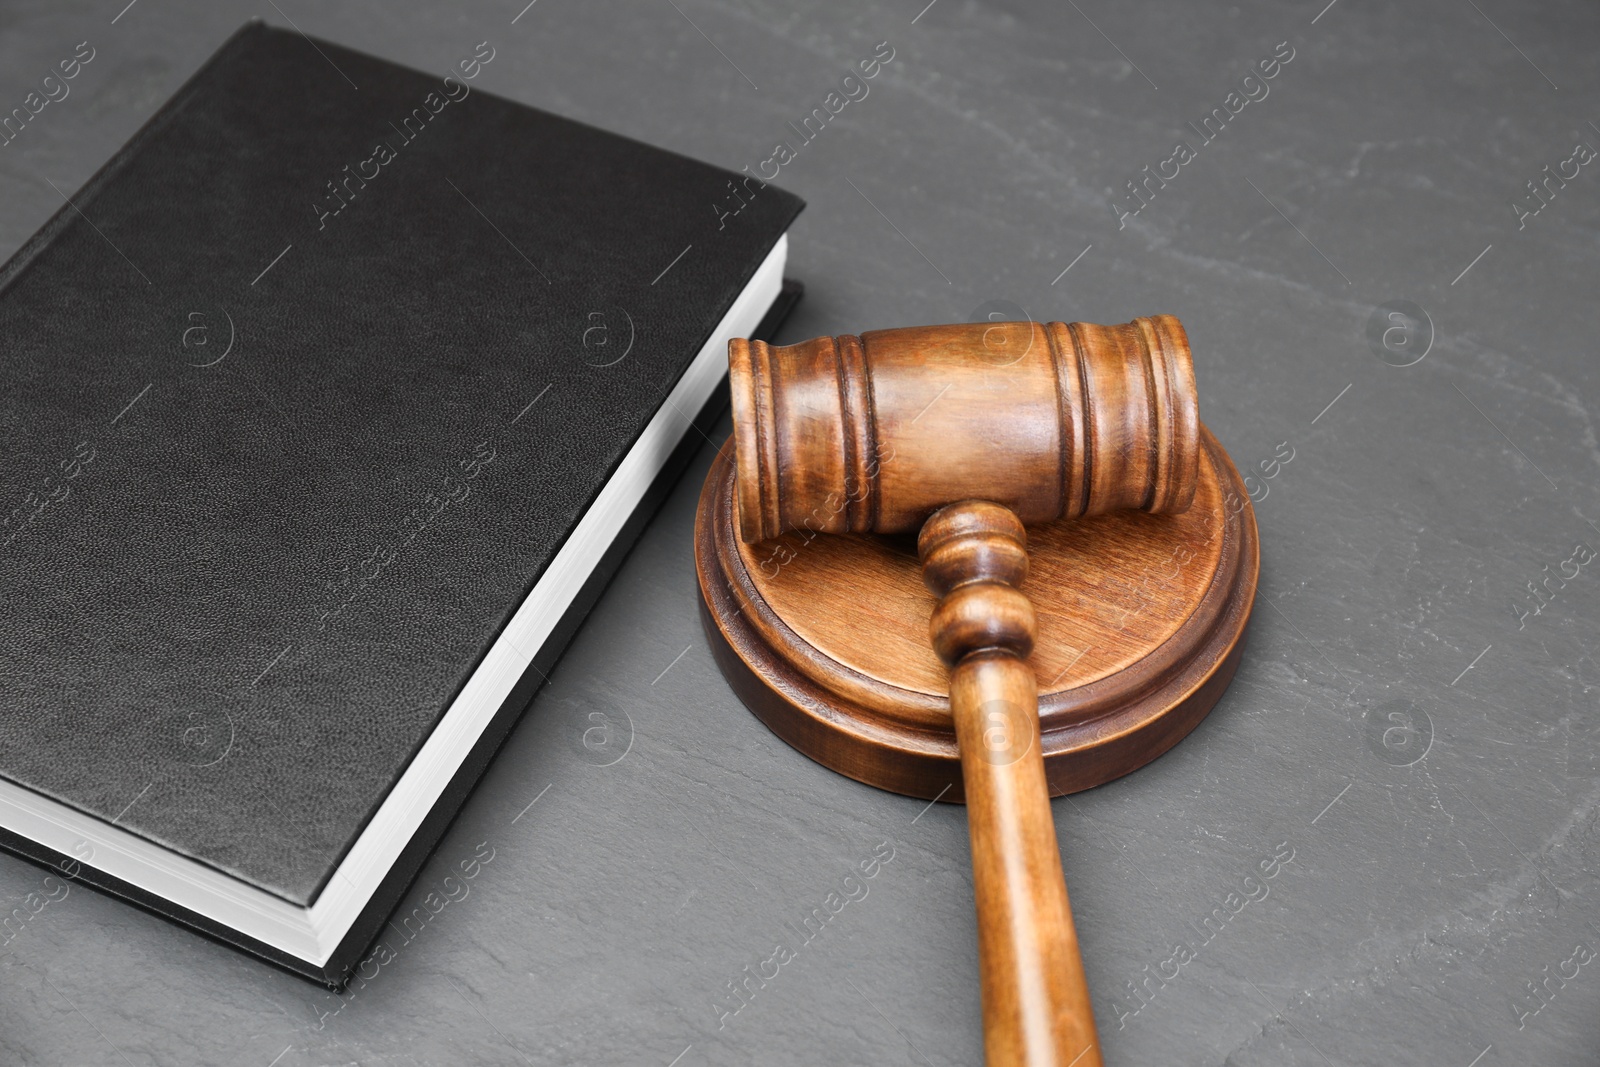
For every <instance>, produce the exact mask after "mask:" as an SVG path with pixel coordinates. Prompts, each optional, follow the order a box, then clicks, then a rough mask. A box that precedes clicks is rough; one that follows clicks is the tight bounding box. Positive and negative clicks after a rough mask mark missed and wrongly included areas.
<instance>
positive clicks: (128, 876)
mask: <svg viewBox="0 0 1600 1067" xmlns="http://www.w3.org/2000/svg"><path fill="white" fill-rule="evenodd" d="M496 61H497V58H496V55H495V50H494V48H493V47H492V46H490V45H488V44H484V45H480V46H478V47H477V48H475V49H471V50H467V51H466V52H464V54H463V56H462V57H461V60H460V61H459V62H458V63H456V64H455V65H454V66H452V67H451V68H450V70H448V71H440V72H435V73H421V72H416V71H412V70H408V69H405V68H402V67H399V66H396V65H394V64H392V63H388V62H384V61H381V60H378V59H374V58H371V57H368V56H365V55H361V54H359V53H356V52H354V51H351V50H348V49H345V48H341V47H338V46H336V45H334V44H331V43H328V42H324V41H313V40H311V39H309V38H306V37H303V36H301V35H300V34H298V33H295V32H288V31H282V30H278V29H273V28H269V27H267V26H264V25H261V24H259V23H251V24H249V25H247V26H246V27H245V28H244V29H242V30H241V31H240V32H239V33H237V34H236V35H235V36H234V37H233V38H231V39H230V40H229V41H228V42H227V43H226V44H225V45H224V46H223V47H222V48H221V50H220V51H218V52H217V54H216V55H215V56H214V57H212V58H211V59H210V60H209V61H208V62H207V63H206V64H205V66H204V67H203V68H201V70H200V71H199V72H198V73H197V74H195V75H194V77H193V78H191V79H190V81H189V82H188V83H187V84H185V85H184V86H183V88H182V89H181V90H180V91H179V92H178V93H177V95H176V96H175V97H174V98H173V99H172V100H171V101H169V102H168V103H167V104H166V105H164V106H163V107H162V108H161V109H160V110H159V111H158V112H157V113H156V115H155V116H154V117H153V118H152V119H151V120H150V121H149V123H148V124H147V125H146V126H145V127H144V128H143V129H141V130H140V131H139V133H138V134H137V135H136V136H135V137H134V138H133V139H132V141H130V142H129V143H128V145H126V146H125V147H124V148H123V149H122V150H121V151H119V152H118V153H117V154H116V155H115V156H114V157H113V158H112V159H111V160H110V162H109V163H107V164H106V166H105V167H104V168H103V169H102V170H101V171H100V172H99V173H98V174H96V175H95V176H94V177H93V178H92V179H90V181H89V182H88V183H87V184H86V185H85V186H84V187H83V188H81V189H76V190H72V189H70V188H68V187H65V186H63V187H61V188H60V192H61V194H62V200H63V203H62V206H61V210H60V211H59V212H58V213H57V214H56V215H55V217H54V218H52V219H51V220H50V221H49V223H47V224H46V225H45V227H44V228H43V229H42V230H41V231H40V232H39V233H38V234H37V235H35V236H34V237H33V238H32V239H30V240H29V241H28V242H27V243H26V244H25V245H24V246H23V247H22V248H21V249H20V250H19V251H18V252H17V254H16V255H15V256H14V257H13V258H12V259H11V260H10V261H9V262H8V263H7V264H6V265H5V267H4V268H3V269H0V381H3V382H4V383H5V385H4V387H3V388H0V649H3V651H0V701H3V704H0V707H3V714H0V844H3V845H4V846H5V847H6V848H8V849H9V850H11V851H14V852H16V853H19V854H21V855H24V856H27V857H29V858H31V859H33V860H35V861H37V862H41V863H47V864H51V865H53V866H55V867H57V868H59V869H60V870H61V871H63V872H64V873H65V874H67V875H69V876H72V877H75V878H77V879H79V880H81V881H84V882H86V883H88V884H91V885H95V886H98V887H100V888H102V889H104V890H106V891H108V892H111V893H115V894H117V895H119V896H122V897H124V898H126V899H128V900H130V901H132V902H134V903H136V904H139V905H141V906H143V907H146V908H148V909H151V910H153V911H156V912H158V913H160V914H162V915H165V916H167V917H169V918H171V919H173V920H175V921H177V922H180V923H183V924H185V925H187V926H189V927H191V928H193V929H196V930H199V931H201V932H203V933H205V934H207V935H210V936H212V937H215V938H218V939H221V940H223V941H226V942H228V943H230V944H233V945H235V946H237V947H240V948H242V949H245V950H247V951H250V952H253V953H255V954H257V955H259V956H261V957H264V958H266V959H268V960H271V961H273V962H275V963H277V964H279V965H281V966H284V967H287V968H289V969H291V970H294V971H297V972H299V973H301V974H304V975H307V976H309V977H312V978H315V979H318V980H321V981H324V982H328V983H332V984H338V983H339V982H341V981H343V980H344V978H345V977H346V976H347V975H348V974H349V973H350V970H351V968H352V967H353V966H354V964H355V963H356V961H357V960H359V959H360V957H361V955H362V953H363V951H364V950H365V948H366V947H367V946H368V945H369V944H371V942H372V940H373V938H374V936H375V935H376V934H377V932H378V931H379V929H380V928H381V927H382V925H383V923H384V921H385V919H386V918H387V917H388V915H389V913H390V912H391V911H392V910H393V909H394V907H395V905H396V904H397V903H398V902H399V900H400V899H401V898H402V896H403V895H404V893H405V892H406V889H407V887H408V886H409V885H410V883H411V881H412V880H413V878H414V877H415V875H416V873H417V871H418V869H419V868H420V866H421V865H422V862H423V861H424V860H425V859H426V857H427V855H428V854H429V852H430V851H431V849H432V848H433V846H434V845H435V844H436V843H437V841H438V840H439V838H440V836H441V835H442V834H443V832H444V830H445V829H446V828H447V826H448V825H449V822H450V820H451V818H452V817H453V816H454V814H455V813H456V811H457V810H458V809H459V807H460V805H461V803H462V802H463V800H464V798H465V797H466V795H467V793H468V792H469V791H470V789H471V787H472V785H473V783H474V782H475V781H476V779H477V778H478V776H479V774H480V773H481V772H482V770H483V769H484V767H485V765H486V764H487V762H488V760H489V759H490V757H491V756H492V755H493V752H494V750H495V748H496V747H497V746H498V745H499V743H500V742H501V741H502V740H503V739H504V737H505V735H506V733H507V732H508V731H509V729H510V728H511V726H512V725H513V724H514V722H515V720H516V718H517V716H518V715H519V714H520V713H521V711H522V710H523V709H524V708H525V707H526V705H527V703H528V701H529V699H530V698H531V696H532V694H533V691H534V690H535V689H536V687H537V685H538V684H539V682H540V680H541V679H542V677H543V676H544V674H546V673H547V672H548V671H549V670H550V668H551V664H552V662H553V660H554V658H555V657H556V655H557V654H558V653H559V652H560V649H561V647H562V645H563V644H564V643H565V642H566V640H567V639H568V638H569V637H570V636H571V634H572V632H573V631H574V629H575V628H576V626H577V625H578V623H579V622H580V621H581V618H582V616H583V614H584V613H585V612H586V611H587V610H588V608H589V607H590V606H591V605H592V604H593V602H594V600H595V599H596V597H597V596H598V595H599V592H600V591H601V590H602V589H603V587H604V585H605V582H606V580H607V579H608V578H609V576H610V574H611V573H612V571H613V570H614V569H615V567H616V565H617V563H618V562H619V559H620V557H621V556H622V555H623V554H624V553H625V552H626V550H627V548H628V546H629V545H630V544H631V542H632V539H633V537H635V536H636V535H637V533H638V531H639V529H640V527H641V525H642V523H643V522H644V521H645V519H646V518H647V517H648V515H649V512H650V509H651V508H652V506H653V504H654V503H656V502H658V501H659V498H660V496H661V494H662V493H663V492H664V487H665V486H666V485H668V484H670V479H671V477H672V476H673V474H674V472H675V469H681V465H682V463H683V461H684V459H685V458H686V456H687V454H688V452H689V451H690V450H691V449H692V447H693V446H694V445H695V444H697V443H699V442H700V441H701V440H702V434H701V433H699V432H697V430H696V427H695V421H696V419H698V418H702V417H703V413H704V412H705V411H706V410H707V409H708V406H714V396H715V394H716V391H717V388H718V385H719V383H720V382H721V380H722V378H723V375H724V374H725V371H726V366H727V363H726V349H727V342H728V340H729V338H730V337H734V336H760V335H761V334H762V333H763V332H764V331H767V330H770V329H771V328H772V327H773V325H774V322H775V320H776V319H777V318H781V314H782V312H783V311H784V310H785V309H786V306H787V304H788V303H792V299H793V296H794V293H793V291H792V289H791V288H789V287H785V286H784V285H783V283H782V274H783V267H784V257H785V253H786V249H787V238H786V231H787V229H788V227H789V224H790V223H791V221H792V220H793V219H794V217H795V215H796V214H797V213H798V212H799V210H800V209H801V207H802V205H801V202H800V201H799V200H798V199H796V198H795V197H794V196H792V195H789V194H787V193H784V192H782V191H780V190H778V189H776V188H773V187H770V186H765V185H763V184H762V183H761V182H760V181H759V180H756V179H753V178H750V177H749V176H748V175H745V174H735V173H732V172H729V171H725V170H722V169H719V168H716V167H713V166H709V165H706V164H703V163H700V162H696V161H694V160H692V159H688V158H685V157H683V156H680V155H676V154H674V153H671V152H668V151H664V150H661V149H658V148H654V147H650V146H647V145H644V144H641V143H639V142H636V141H633V140H629V139H626V138H624V137H620V136H617V135H614V134H611V133H607V132H604V131H601V130H598V129H594V128H592V127H589V126H586V125H583V124H580V123H576V122H572V121H568V120H566V119H562V118H559V117H557V116H554V115H551V114H547V113H545V112H542V111H539V110H536V109H534V108H531V107H526V106H523V105H520V104H516V103H513V102H510V101H507V100H504V99H501V98H497V97H495V96H492V95H490V94H488V93H486V92H483V91H481V90H479V89H478V88H476V87H475V81H476V79H477V78H479V77H481V76H482V73H483V70H484V69H485V68H486V67H487V68H489V69H492V65H493V64H494V63H495V62H496ZM498 61H500V62H505V60H504V59H500V60H498ZM20 136H24V137H25V136H27V132H26V130H25V129H24V130H23V131H22V132H21V133H20ZM0 151H3V149H0ZM764 319H765V320H766V321H765V324H763V320H764Z"/></svg>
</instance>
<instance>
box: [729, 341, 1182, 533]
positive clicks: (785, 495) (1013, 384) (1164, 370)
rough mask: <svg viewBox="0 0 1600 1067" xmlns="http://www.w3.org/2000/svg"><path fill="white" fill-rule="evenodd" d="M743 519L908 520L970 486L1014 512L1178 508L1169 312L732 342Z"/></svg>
mask: <svg viewBox="0 0 1600 1067" xmlns="http://www.w3.org/2000/svg"><path fill="white" fill-rule="evenodd" d="M728 364H729V384H730V390H731V395H732V401H733V416H734V419H733V421H734V440H735V442H736V453H737V462H738V464H739V470H740V478H739V490H738V491H739V497H738V512H739V521H740V532H741V535H742V536H743V537H744V539H745V540H747V541H750V542H752V543H754V542H759V541H763V540H766V539H768V538H771V537H776V536H778V535H779V534H782V533H784V532H785V531H788V530H806V531H810V532H825V533H867V532H876V533H893V532H908V531H914V530H916V529H917V528H918V527H919V526H921V525H922V522H923V520H924V519H926V518H927V517H928V516H929V515H931V514H932V513H933V512H934V511H937V510H938V509H939V508H941V507H944V506H945V505H946V504H950V503H953V502H954V501H957V500H964V499H967V498H969V497H972V496H974V495H975V490H976V489H977V488H978V487H981V493H980V494H978V495H981V496H982V498H983V499H986V500H992V501H994V502H996V503H998V504H1002V505H1004V506H1005V507H1007V508H1010V509H1011V510H1012V511H1013V512H1015V513H1016V514H1017V516H1018V517H1019V518H1021V519H1022V521H1023V522H1025V523H1029V524H1033V523H1038V522H1048V521H1051V520H1054V519H1058V518H1072V517H1075V516H1080V515H1098V514H1102V513H1105V512H1110V511H1116V510H1119V509H1122V508H1137V509H1141V510H1144V511H1150V512H1156V513H1165V512H1175V511H1182V510H1183V509H1184V508H1186V507H1188V505H1189V501H1190V499H1191V497H1190V494H1191V493H1192V492H1193V488H1194V481H1195V464H1196V462H1197V458H1198V452H1199V444H1198V442H1199V437H1198V433H1199V425H1200V422H1199V415H1198V413H1197V409H1196V404H1195V389H1194V370H1193V366H1192V364H1191V361H1190V356H1189V340H1188V337H1187V335H1186V334H1185V333H1184V330H1183V326H1182V325H1181V324H1180V323H1179V322H1178V320H1177V319H1175V318H1173V317H1172V316H1170V315H1157V316H1153V317H1150V318H1140V319H1135V320H1134V321H1133V322H1130V323H1126V324H1124V325H1121V326H1096V325H1092V324H1090V323H1071V324H1067V323H1060V322H1051V323H1038V322H1000V323H987V324H985V323H957V324H950V325H943V326H917V327H906V328H902V329H896V330H876V331H871V332H868V333H864V334H861V335H860V336H859V337H858V336H855V335H852V334H844V335H841V336H838V337H818V338H814V339H812V340H810V341H803V342H801V343H799V344H794V345H788V346H785V347H775V346H771V345H767V344H764V343H762V342H760V341H746V340H742V339H736V340H734V341H731V342H730V343H729V346H728Z"/></svg>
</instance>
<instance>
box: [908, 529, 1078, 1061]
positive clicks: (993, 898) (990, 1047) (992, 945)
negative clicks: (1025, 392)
mask: <svg viewBox="0 0 1600 1067" xmlns="http://www.w3.org/2000/svg"><path fill="white" fill-rule="evenodd" d="M958 509H959V510H958ZM1007 520H1009V521H1007ZM936 524H937V525H936ZM919 551H920V553H921V555H922V557H923V564H924V571H923V573H924V577H925V579H926V580H927V581H928V584H929V586H930V587H932V588H933V589H934V591H935V592H936V593H941V594H942V595H943V599H942V600H941V601H940V604H939V607H938V608H937V609H936V610H935V611H934V615H933V620H932V624H931V626H930V636H931V637H932V639H933V643H934V646H935V648H936V649H937V650H938V651H939V653H940V655H941V656H942V657H944V658H945V660H946V662H947V663H952V664H953V666H952V669H951V674H950V710H951V712H952V714H953V716H954V718H955V730H956V741H957V744H958V746H959V747H960V751H961V776H962V780H963V782H964V783H965V786H966V802H967V824H968V829H969V832H970V833H971V836H972V880H973V888H974V892H975V896H976V898H977V909H978V962H979V968H980V971H981V982H982V990H983V1030H984V1058H985V1061H986V1062H987V1063H988V1065H989V1067H1101V1059H1100V1042H1099V1038H1098V1036H1097V1034H1096V1032H1095V1025H1094V1014H1093V1011H1092V1009H1091V1007H1090V1003H1089V989H1088V985H1087V983H1086V982H1085V980H1084V974H1083V962H1082V960H1081V959H1080V958H1079V955H1078V935H1077V931H1076V929H1075V928H1074V927H1073V923H1072V911H1071V907H1070V906H1069V904H1068V902H1067V883H1066V879H1065V878H1064V877H1063V875H1062V873H1061V853H1060V850H1059V848H1058V846H1057V843H1056V832H1055V822H1054V819H1053V818H1052V817H1051V813H1050V789H1049V785H1048V783H1047V782H1046V780H1045V773H1044V754H1043V750H1042V748H1041V746H1040V739H1039V699H1038V686H1037V682H1036V681H1035V679H1034V674H1033V668H1032V667H1030V666H1029V665H1028V663H1027V660H1026V657H1027V655H1028V653H1029V652H1030V651H1031V649H1032V644H1033V629H1034V620H1033V609H1032V606H1031V605H1030V604H1029V602H1028V600H1027V598H1026V597H1025V596H1024V595H1023V594H1022V593H1021V592H1020V591H1019V590H1018V589H1017V588H1016V584H1017V583H1019V582H1020V581H1021V578H1022V575H1023V574H1025V573H1026V566H1027V554H1026V546H1025V541H1024V540H1023V533H1022V525H1021V523H1020V522H1018V521H1017V519H1016V517H1015V516H1014V515H1012V514H1011V513H1010V511H1008V510H1007V509H1005V508H1002V507H1000V506H999V505H996V504H987V503H983V502H978V501H969V502H966V503H962V504H957V505H952V506H951V507H948V508H945V509H944V510H943V511H941V512H939V513H938V514H936V515H935V516H934V517H933V518H932V519H930V520H929V521H928V524H927V525H926V526H924V528H923V533H922V537H921V538H920V539H919Z"/></svg>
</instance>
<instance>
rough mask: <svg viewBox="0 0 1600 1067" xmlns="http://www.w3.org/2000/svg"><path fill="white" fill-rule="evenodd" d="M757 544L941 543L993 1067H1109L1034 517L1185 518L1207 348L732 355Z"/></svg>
mask: <svg viewBox="0 0 1600 1067" xmlns="http://www.w3.org/2000/svg"><path fill="white" fill-rule="evenodd" d="M729 365H730V385H731V389H732V400H733V421H734V447H735V453H736V455H735V465H736V472H737V473H736V486H735V494H736V499H737V506H738V519H739V532H740V537H741V538H742V539H743V540H744V541H746V542H755V541H761V540H765V539H767V538H770V537H776V536H777V535H779V534H781V533H783V532H785V531H788V530H795V529H805V530H811V531H817V532H829V533H896V532H906V531H910V530H915V529H918V528H920V529H921V533H920V535H919V536H918V539H917V552H918V555H919V557H920V559H921V561H922V575H923V581H924V582H925V583H926V584H927V586H928V588H929V589H930V590H931V591H932V592H933V593H934V594H936V595H937V596H939V597H940V600H939V602H938V605H937V606H936V607H935V608H934V611H933V616H932V620H931V622H930V625H929V633H930V637H931V639H932V643H933V647H934V650H935V651H936V652H937V653H938V655H939V657H940V658H941V659H942V660H943V661H944V662H945V663H946V664H947V665H948V666H949V667H950V710H951V714H952V716H953V718H954V725H955V733H956V739H957V746H958V748H959V751H960V754H961V774H962V780H963V784H964V786H965V793H966V803H967V812H968V825H969V830H970V834H971V839H972V864H973V885H974V890H975V895H976V898H977V910H978V954H979V961H980V967H981V980H982V992H983V1017H984V1049H985V1056H986V1059H987V1062H988V1063H989V1064H990V1065H991V1067H999V1065H1027V1067H1044V1065H1055V1067H1098V1065H1099V1064H1100V1062H1101V1057H1100V1048H1099V1041H1098V1038H1097V1036H1096V1031H1095V1025H1094V1016H1093V1012H1092V1009H1091V1007H1090V1002H1089V991H1088V987H1087V985H1086V983H1085V981H1084V975H1083V964H1082V961H1081V960H1080V958H1079V954H1078V940H1077V933H1076V931H1075V929H1074V927H1073V923H1072V913H1071V910H1070V907H1069V905H1068V901H1067V887H1066V880H1065V878H1064V877H1063V875H1062V870H1061V857H1060V851H1059V848H1058V846H1057V841H1056V833H1055V825H1054V822H1053V820H1052V817H1051V812H1050V793H1049V787H1048V784H1047V782H1046V779H1045V767H1044V759H1043V753H1042V748H1041V744H1040V731H1039V714H1038V686H1037V682H1036V680H1035V678H1034V673H1033V668H1032V667H1031V666H1030V665H1029V663H1028V656H1029V653H1030V652H1031V651H1032V648H1033V641H1034V634H1035V621H1034V612H1033V607H1032V605H1031V604H1030V602H1029V600H1028V598H1027V596H1026V595H1024V594H1023V593H1022V592H1021V590H1020V589H1019V588H1018V587H1019V586H1020V584H1021V583H1022V581H1023V578H1024V577H1025V576H1026V574H1027V570H1028V556H1027V542H1026V535H1025V533H1024V530H1023V526H1024V523H1038V522H1048V521H1052V520H1056V519H1064V518H1074V517H1077V516H1082V515H1093V514H1098V513H1102V512H1107V511H1112V510H1115V509H1120V508H1137V509H1142V510H1144V511H1150V512H1178V511H1183V510H1185V509H1187V508H1188V507H1189V504H1190V502H1191V501H1192V500H1193V498H1194V493H1195V486H1196V482H1197V478H1198V474H1197V465H1198V455H1199V427H1200V421H1199V414H1198V411H1197V405H1196V400H1195V386H1194V372H1193V367H1192V365H1191V363H1190V358H1189V343H1188V338H1187V336H1186V335H1185V334H1184V331H1183V327H1182V326H1181V325H1180V324H1179V322H1178V320H1177V319H1175V318H1173V317H1171V316H1170V315H1159V316H1155V317H1153V318H1140V319H1135V320H1134V321H1133V322H1131V323H1127V324H1125V325H1121V326H1094V325H1089V324H1085V323H1072V324H1064V323H1060V322H1051V323H1037V322H1010V323H990V324H982V323H980V324H971V325H948V326H929V327H913V328H907V329H897V330H880V331H875V332H870V333H864V334H862V335H861V336H859V337H856V336H852V335H848V334H846V335H841V336H839V337H819V338H815V339H813V340H810V341H805V342H802V343H800V344H795V345H789V346H787V347H772V346H770V345H767V344H765V343H763V342H760V341H746V340H735V341H733V342H731V343H730V346H729Z"/></svg>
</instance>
